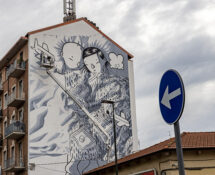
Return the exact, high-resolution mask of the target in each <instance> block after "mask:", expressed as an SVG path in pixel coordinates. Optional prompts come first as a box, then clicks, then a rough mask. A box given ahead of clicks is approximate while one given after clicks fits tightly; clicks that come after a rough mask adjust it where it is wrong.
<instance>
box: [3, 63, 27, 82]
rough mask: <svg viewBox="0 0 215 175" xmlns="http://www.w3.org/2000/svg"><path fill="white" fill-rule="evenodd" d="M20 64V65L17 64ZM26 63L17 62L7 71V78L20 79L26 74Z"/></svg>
mask: <svg viewBox="0 0 215 175" xmlns="http://www.w3.org/2000/svg"><path fill="white" fill-rule="evenodd" d="M17 62H19V63H17ZM25 65H26V64H25V62H24V61H21V62H20V61H19V60H18V61H15V62H14V63H13V64H11V65H10V67H9V68H8V70H7V77H13V78H19V77H21V76H22V75H23V74H24V73H25Z"/></svg>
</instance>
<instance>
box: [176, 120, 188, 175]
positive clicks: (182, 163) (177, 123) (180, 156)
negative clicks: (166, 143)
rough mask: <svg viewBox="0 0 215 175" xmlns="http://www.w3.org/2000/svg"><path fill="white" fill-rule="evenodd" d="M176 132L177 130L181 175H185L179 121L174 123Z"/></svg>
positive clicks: (177, 149)
mask: <svg viewBox="0 0 215 175" xmlns="http://www.w3.org/2000/svg"><path fill="white" fill-rule="evenodd" d="M174 130H175V142H176V152H177V158H178V170H179V175H185V171H184V159H183V150H182V147H181V135H180V126H179V121H177V122H175V123H174Z"/></svg>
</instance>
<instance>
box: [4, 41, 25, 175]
mask: <svg viewBox="0 0 215 175" xmlns="http://www.w3.org/2000/svg"><path fill="white" fill-rule="evenodd" d="M0 72H1V74H0V104H1V106H0V115H1V116H0V118H1V125H0V127H1V141H0V144H1V145H0V148H1V159H0V162H1V171H2V174H10V173H12V172H16V173H17V174H27V171H26V169H27V167H28V164H27V160H28V49H27V38H21V39H20V40H19V41H18V42H17V43H16V44H15V45H14V46H13V48H12V49H11V50H10V51H9V52H8V53H7V54H6V55H5V57H4V58H2V60H1V62H0ZM21 172H22V173H21Z"/></svg>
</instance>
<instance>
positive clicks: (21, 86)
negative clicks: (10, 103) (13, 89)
mask: <svg viewBox="0 0 215 175" xmlns="http://www.w3.org/2000/svg"><path fill="white" fill-rule="evenodd" d="M22 93H23V81H22V80H20V81H19V97H20V98H22Z"/></svg>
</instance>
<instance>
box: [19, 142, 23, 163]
mask: <svg viewBox="0 0 215 175" xmlns="http://www.w3.org/2000/svg"><path fill="white" fill-rule="evenodd" d="M19 163H20V167H22V166H23V149H22V142H20V143H19Z"/></svg>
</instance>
